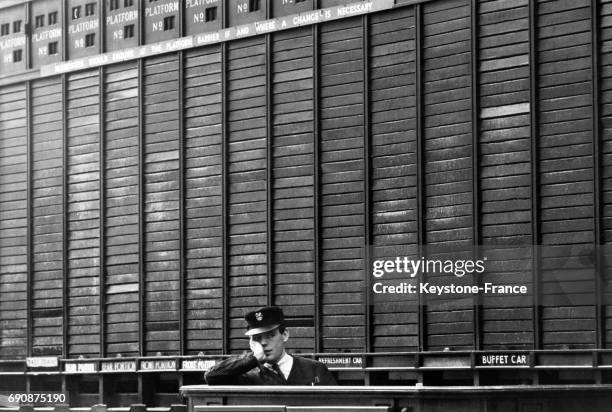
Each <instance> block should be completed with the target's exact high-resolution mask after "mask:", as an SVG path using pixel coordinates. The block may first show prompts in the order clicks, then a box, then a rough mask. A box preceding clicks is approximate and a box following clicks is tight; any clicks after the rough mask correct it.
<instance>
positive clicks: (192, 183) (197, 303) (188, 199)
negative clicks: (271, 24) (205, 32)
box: [184, 47, 224, 353]
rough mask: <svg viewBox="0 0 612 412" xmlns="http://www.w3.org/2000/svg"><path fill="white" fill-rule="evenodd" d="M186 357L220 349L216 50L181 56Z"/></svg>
mask: <svg viewBox="0 0 612 412" xmlns="http://www.w3.org/2000/svg"><path fill="white" fill-rule="evenodd" d="M184 70H185V76H184V87H185V91H184V92H185V95H186V98H185V148H186V152H185V168H186V169H185V176H186V177H185V187H186V189H185V205H186V206H185V207H186V230H187V234H186V236H187V243H186V249H187V250H186V256H187V289H186V300H187V326H186V327H187V351H188V352H190V353H199V352H201V351H203V352H206V353H220V352H221V351H222V345H223V338H222V336H223V335H222V333H223V324H222V322H223V305H222V294H223V289H222V285H223V275H224V274H223V262H222V247H223V237H222V236H223V231H222V214H223V211H222V200H223V199H222V184H223V176H222V141H221V136H222V134H221V128H222V119H221V112H222V101H221V76H222V74H221V49H220V48H219V47H212V48H207V49H204V50H200V51H197V52H193V53H187V54H186V55H185V69H184Z"/></svg>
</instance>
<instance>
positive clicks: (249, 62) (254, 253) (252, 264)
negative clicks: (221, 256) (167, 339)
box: [226, 37, 268, 351]
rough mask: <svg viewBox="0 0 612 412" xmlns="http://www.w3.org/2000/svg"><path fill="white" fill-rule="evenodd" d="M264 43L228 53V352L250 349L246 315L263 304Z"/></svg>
mask: <svg viewBox="0 0 612 412" xmlns="http://www.w3.org/2000/svg"><path fill="white" fill-rule="evenodd" d="M267 55H268V50H267V44H266V40H265V38H263V37H255V38H251V39H245V40H242V41H237V42H234V43H230V44H229V45H228V49H227V63H226V64H227V99H228V100H227V105H228V106H227V162H228V163H227V165H228V166H227V185H228V186H227V190H228V194H227V203H228V205H227V207H228V211H227V217H228V233H227V236H228V250H227V253H228V257H227V258H228V269H229V273H228V274H227V275H226V276H228V287H229V290H228V291H227V297H228V300H229V319H228V322H229V324H228V325H227V327H228V332H229V336H230V340H229V349H230V350H232V351H234V350H243V349H246V348H248V340H246V339H245V338H244V332H245V330H246V329H245V322H244V314H245V313H247V312H248V311H249V310H255V309H257V308H260V307H262V306H265V305H266V304H267V302H268V300H267V282H268V277H267V276H266V274H267V257H266V251H267V244H268V232H267V223H266V220H267V212H266V211H267V208H268V201H267V197H266V190H267V188H266V182H267V179H268V178H267V173H268V167H267V161H268V160H267V152H268V150H267V145H268V139H267V136H268V127H267V117H266V113H267V110H268V108H267V103H266V102H267V95H266V93H267V92H266V62H267Z"/></svg>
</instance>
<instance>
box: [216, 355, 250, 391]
mask: <svg viewBox="0 0 612 412" xmlns="http://www.w3.org/2000/svg"><path fill="white" fill-rule="evenodd" d="M258 365H259V363H258V362H257V359H256V358H255V356H253V354H252V353H249V354H248V355H245V356H235V357H231V358H227V359H224V360H223V361H221V362H219V363H218V364H216V365H215V366H213V367H212V368H210V369H209V370H208V371H207V372H206V373H205V374H204V378H205V379H206V383H208V384H209V385H232V384H235V383H237V382H236V380H237V378H238V377H239V376H240V375H242V374H244V373H247V372H248V371H250V370H251V369H253V368H256V367H257V366H258Z"/></svg>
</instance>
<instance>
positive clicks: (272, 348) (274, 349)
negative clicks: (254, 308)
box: [251, 328, 289, 363]
mask: <svg viewBox="0 0 612 412" xmlns="http://www.w3.org/2000/svg"><path fill="white" fill-rule="evenodd" d="M251 339H252V340H254V341H255V342H259V343H260V344H261V346H262V347H263V350H264V354H265V355H266V357H265V359H264V362H267V363H276V362H278V361H279V360H280V358H281V357H282V356H283V352H284V351H285V342H287V339H289V332H287V330H285V331H284V332H283V333H280V331H279V330H278V328H276V329H272V330H269V331H267V332H264V333H260V334H257V335H253V336H251Z"/></svg>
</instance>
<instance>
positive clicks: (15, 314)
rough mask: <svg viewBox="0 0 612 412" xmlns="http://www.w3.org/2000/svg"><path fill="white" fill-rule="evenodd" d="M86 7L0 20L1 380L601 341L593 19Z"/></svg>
mask: <svg viewBox="0 0 612 412" xmlns="http://www.w3.org/2000/svg"><path fill="white" fill-rule="evenodd" d="M90 3H91V2H89V1H84V0H70V1H68V2H66V7H67V8H66V9H65V10H64V12H65V13H64V14H65V15H64V16H56V17H52V15H53V13H54V12H55V11H57V10H58V7H59V6H58V3H54V2H53V1H52V0H33V3H32V4H28V5H23V7H22V6H19V7H16V6H11V7H10V8H7V9H2V10H0V15H1V16H2V18H1V19H0V20H2V22H0V23H1V24H0V26H1V25H4V26H2V27H4V29H2V30H4V32H6V31H7V28H6V27H7V26H5V25H6V24H9V26H8V33H6V34H4V35H1V34H0V45H1V46H2V47H0V48H1V49H2V53H3V55H6V56H8V55H9V54H8V53H9V52H10V53H11V54H10V56H11V58H13V57H18V54H15V55H14V56H13V54H12V53H13V51H16V50H17V49H18V48H20V47H21V46H22V45H24V47H25V45H27V50H26V49H24V53H25V54H24V56H23V57H24V59H25V60H24V61H20V62H18V63H19V64H18V65H17V66H14V65H9V63H11V64H12V62H9V60H10V59H9V58H8V57H7V58H6V61H4V60H3V61H2V63H1V64H0V84H1V86H0V212H1V213H0V229H1V230H0V258H1V259H0V328H1V329H2V334H1V336H0V358H1V359H9V360H13V359H18V358H23V357H25V356H28V357H32V356H58V355H61V356H65V357H68V358H78V357H79V356H81V355H82V356H85V357H89V358H94V357H99V356H103V357H114V356H117V355H121V356H124V357H126V356H132V357H137V356H156V355H158V354H160V353H161V354H163V355H172V356H175V355H176V356H179V355H197V354H199V353H200V352H202V353H204V354H214V355H219V354H227V353H238V352H241V351H243V350H245V349H247V348H248V346H247V339H246V338H245V336H244V331H245V322H244V319H243V317H244V315H245V313H246V312H248V311H249V310H253V309H257V308H260V307H262V306H265V305H268V304H273V305H279V306H282V307H283V309H284V310H285V314H286V316H287V319H288V324H289V327H290V333H291V336H292V337H291V339H290V341H289V346H290V348H291V349H292V350H295V351H301V352H315V351H316V352H322V353H327V354H330V353H336V352H343V351H346V352H377V353H380V352H395V351H397V352H406V351H438V350H444V349H447V348H448V349H451V350H474V349H478V350H485V351H496V350H510V349H518V350H522V351H524V350H532V349H561V348H570V349H593V348H606V347H608V346H609V345H610V343H611V342H612V332H610V331H611V330H612V322H611V319H612V309H611V307H610V304H611V303H612V297H611V296H612V293H611V292H612V289H611V288H610V280H611V276H610V268H611V266H610V262H611V261H612V258H611V256H612V252H610V250H608V249H607V247H608V246H609V243H610V238H611V233H612V232H611V227H612V226H611V225H610V222H611V221H612V220H611V212H610V211H611V210H612V209H611V204H612V203H611V201H610V193H611V187H612V186H611V181H612V180H611V177H610V176H611V173H612V172H611V171H612V169H611V160H610V159H611V155H610V153H612V149H611V147H612V146H611V144H610V142H611V140H612V139H611V137H610V116H611V114H610V113H609V112H610V107H609V104H610V89H611V87H610V78H611V75H610V67H611V60H610V59H611V54H610V50H609V49H610V45H611V44H612V43H610V42H611V39H612V22H611V21H612V19H611V17H610V16H612V6H610V2H608V1H607V0H606V1H604V0H602V1H601V2H592V1H590V0H577V1H569V0H560V1H543V0H542V1H540V0H534V1H531V2H530V1H527V0H475V1H470V0H431V1H425V2H421V3H419V4H413V2H411V1H397V2H395V3H393V2H389V1H387V0H379V1H376V2H367V1H366V2H358V3H354V4H350V5H345V3H346V2H344V1H340V0H322V1H320V2H318V4H317V2H298V3H291V2H286V3H284V4H272V3H270V2H264V1H262V2H243V1H240V2H239V1H226V2H222V1H215V2H205V3H206V4H202V3H199V4H196V2H184V3H181V2H176V1H172V0H167V1H166V0H165V1H161V0H160V1H159V2H152V3H147V4H146V5H144V4H139V5H137V4H136V3H131V2H122V1H121V2H119V5H118V6H117V5H116V4H112V5H111V4H110V3H108V2H107V3H104V4H100V3H98V4H96V5H95V6H94V9H91V6H88V4H90ZM246 3H249V4H246ZM111 6H112V7H111ZM115 6H117V7H115ZM78 7H81V12H79V11H77V10H78ZM86 7H89V9H90V10H89V11H88V12H87V13H85V12H86V10H85V8H86ZM214 7H217V9H216V12H215V11H213V10H212V9H213V8H214ZM311 7H315V8H316V7H323V8H325V7H328V9H321V10H309V9H310V8H311ZM377 7H378V8H377ZM594 7H595V8H594ZM73 8H76V9H75V10H73ZM383 9H384V10H383ZM92 10H93V11H92ZM2 11H6V13H1V12H2ZM137 11H138V13H136V12H137ZM297 11H299V12H300V13H301V14H295V13H297ZM9 12H10V13H9ZM73 12H74V13H77V14H75V15H74V18H73V14H72V13H73ZM141 12H142V13H141ZM79 13H82V14H79ZM215 13H217V14H215ZM275 13H276V14H278V16H277V15H274V14H275ZM40 16H43V18H40ZM37 17H38V23H37V20H36V19H37ZM101 18H103V19H102V20H101ZM186 18H187V19H188V20H185V19H186ZM109 19H110V20H109ZM20 20H23V22H22V24H26V23H27V24H28V25H29V26H28V30H27V31H26V27H25V26H23V27H22V26H20V25H19V24H17V23H18V22H19V21H20ZM7 22H8V23H7ZM132 24H133V25H134V28H133V29H134V30H135V32H134V36H128V38H127V39H130V40H127V39H125V38H124V40H125V41H126V42H125V44H124V45H123V46H122V45H121V44H120V43H113V42H114V41H116V40H117V39H119V38H120V37H121V36H124V35H126V33H127V34H129V32H130V30H131V29H127V28H126V26H127V25H132ZM207 27H208V28H209V29H210V31H205V30H209V29H206V28H207ZM58 30H60V31H61V33H59V32H58ZM119 32H121V34H119ZM90 34H93V35H94V37H89V39H90V41H91V40H92V39H93V40H95V41H94V43H93V44H91V45H89V46H86V43H83V47H81V40H83V42H85V41H86V38H85V36H88V35H90ZM113 36H116V37H113ZM181 36H185V37H181ZM22 38H23V39H25V40H23V39H22ZM54 41H58V42H59V44H58V45H57V49H56V48H55V46H50V43H53V42H54ZM23 42H25V43H23ZM109 42H111V43H112V44H108V43H109ZM22 43H23V44H22ZM104 43H106V44H104ZM45 48H46V53H47V54H45V50H43V49H45ZM50 52H53V53H51V54H49V53H50ZM101 52H104V53H105V54H100V53H101ZM40 65H43V66H40ZM25 68H31V69H29V70H28V71H24V70H25ZM536 246H537V247H536ZM397 257H400V258H401V257H407V258H409V259H419V258H420V257H431V258H434V259H442V260H444V259H451V260H456V259H461V258H462V257H465V258H467V257H469V258H472V259H481V258H482V259H485V260H484V262H485V268H486V270H485V271H484V273H482V274H479V275H476V276H466V277H459V276H453V275H452V274H448V273H421V274H419V275H418V276H417V277H415V278H414V279H412V278H408V277H407V275H406V273H403V272H400V271H395V272H393V273H387V274H385V275H384V278H383V279H382V280H384V282H385V284H397V283H400V282H406V281H408V282H411V283H413V284H416V283H417V282H419V281H424V282H431V283H435V282H443V283H445V284H448V283H450V282H453V283H455V284H457V285H462V286H476V287H478V286H483V285H484V284H485V283H493V284H509V285H513V286H525V287H526V289H527V291H526V293H522V294H516V293H515V294H508V295H501V294H485V293H478V294H474V295H470V294H463V295H441V296H438V295H436V294H435V293H434V294H425V293H422V292H421V293H413V294H411V293H387V294H384V295H378V294H376V293H374V292H373V291H372V285H373V283H374V282H378V281H381V280H379V279H377V278H375V277H374V276H373V273H372V272H373V262H374V261H378V260H381V261H383V260H384V261H391V260H395V258H397ZM126 362H132V363H129V365H130V368H132V366H134V365H136V363H133V362H135V361H131V360H130V361H126ZM373 362H374V361H373ZM376 362H388V363H387V364H385V365H388V364H391V363H393V362H394V360H393V359H391V360H390V359H386V360H384V361H380V360H379V359H378V358H377V359H376ZM441 364H442V363H438V364H435V362H434V366H433V367H438V366H439V365H441ZM118 365H119V364H118ZM120 365H124V364H123V363H122V364H120ZM126 365H127V363H126ZM435 365H438V366H435ZM378 366H379V365H378V364H376V365H374V366H373V367H378ZM425 366H431V364H428V365H425ZM122 367H123V366H117V368H122ZM132 369H136V366H134V368H132ZM73 371H74V370H73ZM109 371H110V372H112V371H111V370H109ZM71 373H76V372H71Z"/></svg>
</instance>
